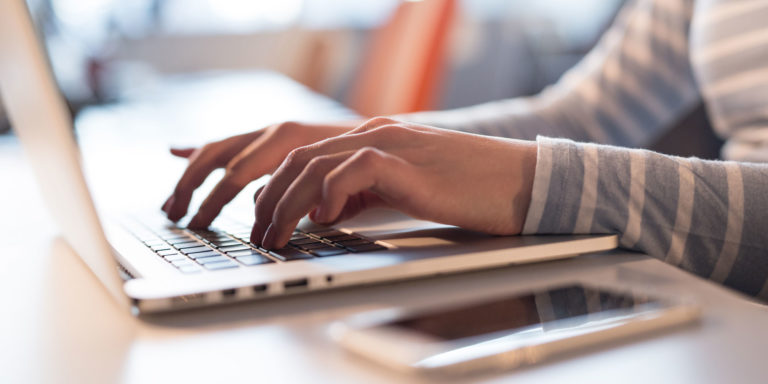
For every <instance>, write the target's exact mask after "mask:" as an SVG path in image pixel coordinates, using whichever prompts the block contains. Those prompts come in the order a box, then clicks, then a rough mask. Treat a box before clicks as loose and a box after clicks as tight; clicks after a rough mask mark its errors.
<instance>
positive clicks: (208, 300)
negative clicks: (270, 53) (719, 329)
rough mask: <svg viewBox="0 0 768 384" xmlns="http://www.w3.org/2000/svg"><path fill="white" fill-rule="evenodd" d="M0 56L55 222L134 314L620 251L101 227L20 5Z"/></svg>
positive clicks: (400, 229) (3, 35)
mask: <svg viewBox="0 0 768 384" xmlns="http://www.w3.org/2000/svg"><path fill="white" fill-rule="evenodd" d="M0 52H2V58H0V93H1V94H2V99H3V100H4V102H5V103H6V106H7V109H8V111H9V113H10V117H11V120H12V123H13V127H14V129H15V132H16V134H17V135H18V136H19V138H20V140H21V143H22V145H23V147H24V150H25V152H26V155H27V158H28V160H29V161H30V163H31V165H32V167H33V169H34V171H35V173H36V176H37V178H38V181H39V185H40V187H41V189H42V193H43V196H44V198H45V200H46V203H47V204H48V205H49V209H50V211H51V212H52V216H53V217H54V219H55V220H56V221H57V224H58V225H59V228H60V229H61V232H62V234H63V237H64V238H65V239H66V240H67V242H68V243H69V244H70V245H71V246H72V247H73V249H74V250H75V251H76V252H77V254H78V255H79V256H80V258H81V259H82V260H83V261H84V262H85V264H86V265H87V266H88V267H89V268H90V269H91V270H92V271H93V273H94V274H95V275H96V276H97V277H98V279H99V280H100V281H101V282H102V283H103V284H104V286H105V287H106V288H107V289H108V290H109V291H110V293H111V294H112V295H113V296H114V297H115V298H116V299H117V300H118V301H119V302H120V303H122V304H123V305H125V306H126V307H128V308H130V309H131V310H132V312H133V313H136V314H138V313H148V312H158V311H167V310H174V309H182V308H190V307H199V306H206V305H212V304H219V303H232V302H238V301H244V300H254V299H263V298H269V297H275V296H281V295H288V294H300V293H304V292H310V291H317V290H325V289H331V288H335V287H345V286H353V285H360V284H370V283H376V282H383V281H392V280H399V279H410V278H417V277H424V276H430V275H437V274H445V273H455V272H462V271H468V270H476V269H481V268H492V267H499V266H507V265H512V264H523V263H532V262H539V261H544V260H553V259H562V258H567V257H573V256H576V255H579V254H582V253H588V252H596V251H602V250H608V249H612V248H615V247H616V245H617V239H616V236H613V235H606V236H507V237H500V236H490V235H486V234H481V233H476V232H471V231H466V230H462V229H460V228H456V227H451V226H446V225H441V224H436V223H432V222H426V221H420V220H414V219H412V218H409V217H406V216H404V215H402V214H400V213H398V212H394V211H388V210H371V211H368V212H365V213H364V214H362V215H360V216H359V217H356V218H354V219H352V220H349V221H346V222H343V223H341V224H340V225H339V226H338V227H336V228H327V227H319V226H316V225H313V224H312V223H311V222H309V221H308V220H306V219H305V220H303V221H302V222H301V223H300V225H299V227H298V228H297V230H296V232H295V233H294V236H293V238H292V240H291V243H290V244H289V246H288V247H286V248H285V249H282V250H277V251H268V250H265V249H260V248H258V247H255V246H253V245H252V244H250V243H249V241H248V237H249V235H250V224H251V223H248V222H242V221H236V220H228V219H221V220H218V221H217V222H216V227H215V228H209V229H208V230H203V231H192V230H188V229H185V228H182V227H177V226H176V225H174V224H172V223H170V222H168V221H167V220H165V219H164V218H163V217H162V216H161V215H160V213H159V212H158V214H157V215H156V216H153V217H146V216H142V217H122V216H121V217H119V218H116V219H113V218H110V217H105V218H103V221H102V220H101V219H100V217H99V215H98V212H97V210H96V208H95V205H94V203H93V201H92V199H91V195H90V192H89V189H88V186H87V185H86V180H85V177H84V175H83V170H82V167H81V164H80V160H81V159H80V154H79V150H78V147H77V145H76V143H75V141H74V139H73V135H72V126H73V122H72V118H71V116H70V114H69V112H68V111H67V109H66V106H65V102H64V100H63V98H62V96H61V93H60V92H59V90H58V89H57V86H56V82H55V81H54V78H53V75H52V72H51V70H50V67H49V62H48V60H47V57H46V55H45V53H44V50H43V48H42V45H41V43H40V41H39V40H38V38H37V35H36V33H35V28H34V24H33V22H32V20H31V18H30V15H29V12H28V10H27V8H26V4H25V2H24V0H4V1H2V2H0ZM173 176H175V175H169V177H173ZM126 197H127V198H129V197H130V196H126ZM147 204H148V206H156V205H159V202H156V201H153V202H147Z"/></svg>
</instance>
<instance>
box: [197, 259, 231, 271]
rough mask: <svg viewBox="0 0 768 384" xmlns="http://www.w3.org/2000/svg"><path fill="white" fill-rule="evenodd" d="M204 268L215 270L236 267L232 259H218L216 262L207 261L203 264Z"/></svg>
mask: <svg viewBox="0 0 768 384" xmlns="http://www.w3.org/2000/svg"><path fill="white" fill-rule="evenodd" d="M203 266H204V267H205V268H206V269H209V270H212V271H215V270H218V269H228V268H237V263H235V262H234V261H232V260H226V261H219V262H217V263H209V264H205V265H203Z"/></svg>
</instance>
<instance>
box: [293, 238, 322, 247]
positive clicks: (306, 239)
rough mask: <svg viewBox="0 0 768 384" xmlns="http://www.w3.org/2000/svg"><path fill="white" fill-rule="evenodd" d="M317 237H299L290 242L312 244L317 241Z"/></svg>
mask: <svg viewBox="0 0 768 384" xmlns="http://www.w3.org/2000/svg"><path fill="white" fill-rule="evenodd" d="M316 242H317V239H313V238H311V237H305V238H303V239H297V240H291V241H289V243H291V244H292V245H302V244H310V243H316Z"/></svg>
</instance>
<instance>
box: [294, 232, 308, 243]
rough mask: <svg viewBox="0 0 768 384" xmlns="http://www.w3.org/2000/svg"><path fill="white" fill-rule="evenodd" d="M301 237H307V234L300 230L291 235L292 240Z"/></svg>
mask: <svg viewBox="0 0 768 384" xmlns="http://www.w3.org/2000/svg"><path fill="white" fill-rule="evenodd" d="M300 239H307V235H305V234H303V233H300V232H294V233H293V236H291V241H294V240H300Z"/></svg>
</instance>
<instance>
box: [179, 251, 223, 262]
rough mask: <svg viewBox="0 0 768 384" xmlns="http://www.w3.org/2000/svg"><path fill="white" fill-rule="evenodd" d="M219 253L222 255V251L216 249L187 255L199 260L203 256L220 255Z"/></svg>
mask: <svg viewBox="0 0 768 384" xmlns="http://www.w3.org/2000/svg"><path fill="white" fill-rule="evenodd" d="M219 255H221V253H219V252H216V251H208V252H198V253H192V254H189V255H187V257H189V258H192V259H195V260H197V259H200V258H203V257H211V256H219Z"/></svg>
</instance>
